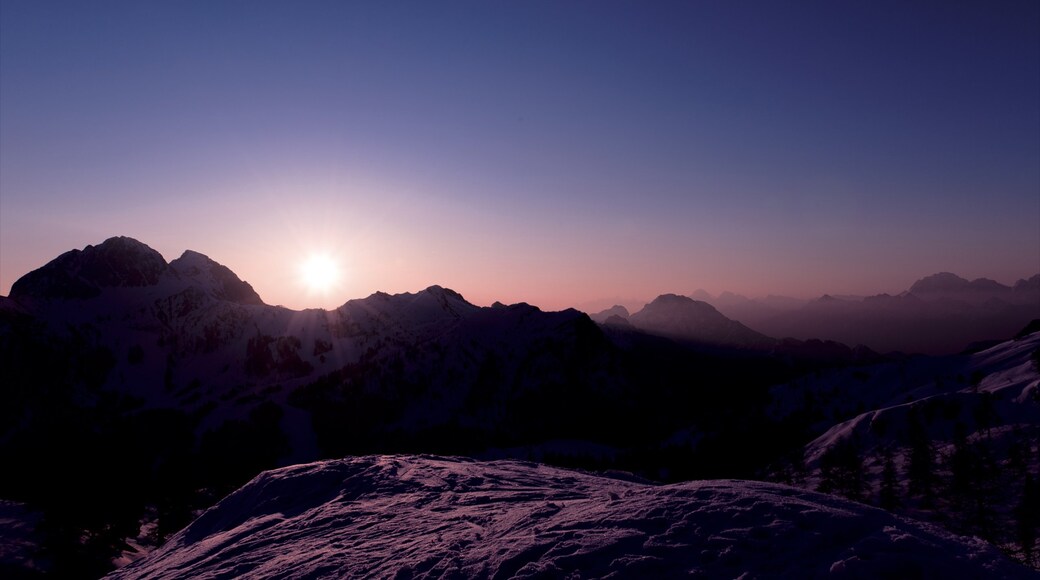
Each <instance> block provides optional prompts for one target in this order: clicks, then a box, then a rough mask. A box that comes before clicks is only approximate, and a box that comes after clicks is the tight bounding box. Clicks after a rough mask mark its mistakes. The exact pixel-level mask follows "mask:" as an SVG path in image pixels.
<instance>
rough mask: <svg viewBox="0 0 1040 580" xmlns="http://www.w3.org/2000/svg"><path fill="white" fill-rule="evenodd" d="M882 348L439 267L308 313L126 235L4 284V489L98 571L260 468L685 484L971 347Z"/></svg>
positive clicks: (81, 564)
mask: <svg viewBox="0 0 1040 580" xmlns="http://www.w3.org/2000/svg"><path fill="white" fill-rule="evenodd" d="M629 320H631V321H632V322H631V323H629ZM880 360H885V359H883V358H882V357H879V356H878V355H876V354H875V353H873V352H871V351H870V350H869V349H865V348H849V347H848V346H845V345H842V344H839V343H836V342H830V341H821V340H805V341H800V340H794V339H781V340H777V339H772V338H769V337H766V336H764V335H762V334H759V333H757V332H755V331H753V330H750V329H748V328H747V327H745V326H743V325H742V324H740V323H737V322H735V321H733V320H730V319H728V318H726V317H725V316H724V315H722V314H721V313H720V312H718V311H717V310H715V309H714V308H712V307H711V306H710V305H707V304H704V303H702V302H697V301H694V300H691V299H688V298H682V297H678V296H671V295H665V296H662V297H660V298H658V299H657V300H655V301H653V302H652V303H651V304H649V305H647V306H646V307H645V308H644V309H642V310H641V311H640V312H637V313H636V314H633V315H631V316H628V313H627V312H626V311H623V310H622V309H619V310H615V311H614V312H612V313H610V315H609V316H607V317H606V318H605V319H604V320H603V323H602V324H597V323H596V322H594V321H593V320H592V319H590V318H589V317H588V316H586V315H585V314H583V313H581V312H578V311H576V310H565V311H562V312H543V311H541V310H540V309H538V308H537V307H535V306H531V305H528V304H522V303H521V304H513V305H505V304H500V303H496V304H495V305H494V306H492V307H487V308H482V307H478V306H475V305H473V304H471V303H469V302H467V301H466V300H465V299H464V298H463V296H462V295H460V294H459V293H457V292H455V291H453V290H449V289H446V288H442V287H440V286H430V287H428V288H426V289H425V290H421V291H419V292H415V293H402V294H396V295H389V294H385V293H378V292H377V293H375V294H373V295H371V296H368V297H367V298H362V299H357V300H350V301H348V302H346V303H345V304H343V305H342V306H341V307H339V308H337V309H334V310H328V311H327V310H304V311H293V310H289V309H286V308H282V307H277V306H270V305H266V304H264V303H263V302H262V300H261V299H260V297H259V296H258V295H257V294H256V292H255V291H253V289H252V288H251V287H250V286H249V284H248V283H246V282H244V281H242V280H240V279H239V278H238V277H237V276H236V275H235V274H234V273H233V272H232V271H231V270H230V269H228V268H226V267H225V266H222V265H220V264H219V263H217V262H215V261H214V260H211V259H210V258H208V257H206V256H204V255H203V254H199V253H197V252H193V251H187V252H185V253H184V255H182V256H181V257H180V258H178V259H176V260H173V261H172V262H170V263H169V264H167V263H166V262H165V261H164V260H163V258H162V257H161V256H160V255H159V254H158V253H157V252H155V251H154V250H152V249H151V248H148V247H147V246H146V245H144V244H142V243H140V242H137V241H134V240H131V239H129V238H113V239H110V240H107V241H105V242H104V243H102V244H99V245H97V246H88V247H87V248H84V249H83V250H78V251H72V252H68V253H66V254H63V255H61V256H59V257H58V258H57V259H55V260H54V261H52V262H50V263H49V264H47V265H45V266H43V267H42V268H40V269H39V270H36V271H34V272H31V273H30V274H27V275H26V276H25V277H23V278H22V279H21V280H19V281H18V282H16V284H15V286H14V288H13V290H12V296H11V297H9V298H4V297H0V398H2V403H3V404H0V464H3V465H4V466H5V477H3V478H0V500H14V501H17V502H20V504H19V505H25V506H26V508H25V509H26V510H28V511H27V512H26V513H32V514H42V515H40V516H39V518H37V516H36V515H34V516H33V518H37V519H34V520H33V521H43V522H46V525H45V526H42V527H43V528H46V529H45V530H42V529H41V530H40V534H38V535H34V536H33V541H34V542H37V541H38V542H39V545H40V546H41V550H42V552H41V553H43V554H45V555H46V556H45V557H42V559H40V560H38V561H41V562H50V563H51V564H50V566H51V567H50V568H49V569H50V570H51V571H53V572H55V573H57V574H59V575H70V576H79V577H97V576H98V575H101V574H102V573H105V572H107V571H109V570H111V568H112V566H113V564H112V558H113V557H116V556H119V555H120V554H122V556H120V557H119V559H118V561H119V562H125V561H128V560H130V559H133V558H134V557H136V556H137V555H139V554H140V553H143V552H147V551H148V549H149V548H148V546H149V545H153V544H155V543H156V542H157V541H159V540H161V539H162V538H164V537H166V536H168V535H169V534H171V533H173V532H176V531H177V530H179V529H180V528H181V527H183V526H184V525H187V524H188V523H189V522H190V521H191V520H192V518H193V516H194V515H195V513H196V512H197V511H199V510H202V509H204V508H207V507H209V506H211V505H212V504H213V503H214V502H215V501H217V500H218V499H219V498H220V497H222V496H223V495H224V494H226V493H228V492H230V491H231V490H233V489H235V488H238V487H239V486H241V485H242V484H243V483H245V482H246V481H248V480H249V479H250V478H251V477H253V476H255V475H256V474H257V473H259V472H260V471H263V470H267V469H271V468H275V467H279V466H285V465H289V464H293V463H302V462H310V461H314V460H318V459H329V458H339V457H343V456H345V455H367V454H385V453H441V454H466V455H470V456H479V457H485V458H538V459H539V460H543V461H545V462H547V463H554V464H557V465H566V466H582V467H586V468H596V469H608V468H613V469H624V470H627V471H633V472H638V473H640V474H642V475H644V476H648V477H652V478H656V479H660V480H667V481H678V480H684V479H692V478H734V477H737V478H749V477H761V476H765V474H766V473H767V471H766V468H767V466H769V465H770V464H776V463H777V462H779V461H780V460H781V458H782V457H784V456H785V454H789V453H790V452H791V451H792V450H795V449H801V448H802V446H804V445H805V444H806V443H808V442H809V441H811V440H812V439H813V438H815V437H818V436H820V435H821V434H823V433H825V432H826V431H827V429H829V428H830V427H832V426H834V425H835V424H837V423H840V422H842V421H844V420H847V419H851V418H853V417H855V416H856V414H858V413H861V412H863V411H865V410H867V409H871V408H877V406H878V405H881V404H883V403H886V402H887V401H889V399H885V398H884V397H885V393H896V392H897V391H898V389H899V388H901V387H900V386H901V385H904V384H905V383H906V381H905V380H904V379H905V376H904V375H900V374H898V372H895V371H892V372H889V371H885V372H882V371H874V370H871V371H870V373H875V372H876V375H875V374H871V375H870V376H877V377H878V378H877V384H874V383H870V385H869V386H870V388H869V389H868V388H863V389H859V390H856V388H855V386H856V385H858V384H860V383H861V382H862V381H860V379H859V377H860V376H862V375H861V374H857V373H864V372H866V371H865V370H864V369H867V368H870V369H874V368H902V367H899V366H898V365H903V364H904V363H905V364H909V363H907V362H906V361H907V360H909V361H910V362H912V363H913V365H917V366H920V367H921V368H931V367H929V365H932V366H933V367H934V368H935V369H940V370H941V369H957V368H960V367H957V366H956V365H957V364H960V363H957V362H956V361H960V360H961V359H960V358H952V359H951V358H923V359H905V358H899V359H896V362H892V361H891V360H889V362H890V363H891V364H890V366H888V367H868V366H866V365H869V364H874V363H877V362H878V361H880ZM892 365H896V366H892ZM913 365H911V366H912V368H917V366H913ZM835 367H836V369H837V370H833V371H828V370H827V369H831V368H835ZM907 368H910V367H907ZM940 370H937V371H936V372H940ZM922 372H923V371H922ZM941 372H947V371H941ZM948 372H952V373H954V374H957V372H959V371H955V370H952V371H948ZM806 376H811V377H815V378H816V379H817V380H819V381H824V380H825V379H827V378H833V377H849V376H852V377H854V379H855V381H857V382H852V383H850V386H849V394H847V395H841V396H835V397H834V398H833V399H828V398H827V397H826V396H825V395H823V394H822V392H821V394H819V395H817V394H815V390H813V389H809V390H808V391H805V392H802V391H799V390H798V389H800V388H801V387H797V388H795V390H791V391H789V392H788V391H782V390H779V389H773V390H772V391H770V389H769V387H770V386H772V385H777V384H791V385H801V384H807V383H805V381H807V380H809V379H806V378H805V377H806ZM798 381H801V382H798ZM868 382H869V381H868ZM821 384H822V383H821ZM842 384H843V385H844V383H842ZM843 388H844V387H843ZM896 396H904V394H903V393H902V391H899V392H898V394H892V395H891V397H890V399H891V398H894V397H896ZM906 396H916V394H914V393H911V394H910V395H906ZM893 400H894V399H893ZM908 400H909V399H908ZM902 402H906V401H902ZM871 405H873V406H871ZM770 408H772V409H773V411H772V412H769V409H770ZM802 455H803V456H804V454H802ZM810 455H811V454H810ZM812 461H813V460H812V459H811V458H810V463H811V464H812ZM813 465H815V464H813ZM809 469H810V468H809V467H807V468H806V469H805V470H809ZM70 473H74V474H77V477H78V480H79V482H80V483H79V484H78V485H76V486H68V485H67V484H66V482H67V481H68V478H69V477H70V475H69V474H70ZM811 478H812V476H810V477H809V479H811ZM1009 497H1011V495H1009ZM1015 497H1017V496H1015ZM1008 501H1009V502H1012V503H1013V500H1008ZM1005 503H1007V502H1005ZM128 542H129V544H128ZM128 546H129V547H128Z"/></svg>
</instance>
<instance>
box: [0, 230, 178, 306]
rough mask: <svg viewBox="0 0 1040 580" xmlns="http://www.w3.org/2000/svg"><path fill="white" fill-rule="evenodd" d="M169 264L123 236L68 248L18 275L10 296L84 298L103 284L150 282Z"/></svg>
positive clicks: (129, 285)
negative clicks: (76, 247) (67, 250)
mask: <svg viewBox="0 0 1040 580" xmlns="http://www.w3.org/2000/svg"><path fill="white" fill-rule="evenodd" d="M168 268H169V266H168V265H167V263H166V260H165V259H164V258H163V257H162V254H160V253H159V252H156V251H155V250H153V249H152V248H150V247H148V246H147V245H145V244H143V243H141V242H139V241H137V240H135V239H133V238H128V237H124V236H118V237H113V238H109V239H107V240H105V241H104V242H102V243H101V244H98V245H97V246H91V245H88V246H86V247H85V248H83V249H82V250H71V251H69V252H65V253H64V254H62V255H60V256H58V257H57V258H55V259H53V260H51V261H50V262H48V263H47V264H45V265H44V266H43V267H42V268H39V269H37V270H33V271H32V272H29V273H28V274H26V275H25V276H22V277H21V278H19V279H18V280H17V281H16V282H15V283H14V285H13V286H12V287H11V297H12V298H16V299H17V298H23V297H29V298H32V297H37V298H60V299H84V298H91V297H94V296H97V295H98V294H100V293H101V289H102V288H113V287H123V288H125V287H141V286H153V285H155V284H157V283H158V282H159V278H160V277H161V276H162V274H163V273H164V272H166V271H167V269H168Z"/></svg>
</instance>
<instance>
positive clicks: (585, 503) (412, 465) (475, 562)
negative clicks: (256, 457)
mask: <svg viewBox="0 0 1040 580" xmlns="http://www.w3.org/2000/svg"><path fill="white" fill-rule="evenodd" d="M742 574H743V575H744V576H742ZM680 575H681V576H687V575H691V576H694V577H697V576H702V577H719V578H723V577H724V578H735V577H745V578H752V577H754V578H764V577H792V578H793V577H798V578H813V577H835V578H848V577H851V578H897V577H898V578H931V577H935V578H1019V577H1021V578H1026V577H1035V573H1033V572H1030V571H1027V570H1026V569H1024V568H1021V567H1019V566H1018V565H1016V564H1014V563H1011V562H1010V561H1008V560H1006V559H1005V558H1004V557H1003V556H1002V555H1001V554H999V553H998V552H997V551H996V550H995V549H994V548H993V547H992V546H990V545H988V544H985V543H984V542H982V541H979V540H971V539H965V538H961V537H957V536H953V535H951V534H949V533H948V532H944V531H941V530H939V529H938V528H935V527H932V526H929V525H927V524H922V523H917V522H913V521H911V520H906V519H901V518H899V517H896V516H893V515H891V514H889V513H887V512H884V511H881V510H877V509H873V508H870V507H866V506H863V505H860V504H856V503H851V502H848V501H845V500H841V499H837V498H835V497H832V496H827V495H821V494H818V493H813V492H808V491H804V490H799V489H795V488H791V487H786V486H782V485H776V484H768V483H756V482H746V481H732V480H723V481H704V482H689V483H682V484H675V485H667V486H657V485H650V484H646V483H641V482H635V481H630V480H625V479H612V478H607V477H601V476H594V475H589V474H585V473H580V472H576V471H569V470H564V469H557V468H551V467H546V466H543V465H536V464H531V463H522V462H514V461H499V462H477V461H473V460H467V459H457V458H438V457H427V456H423V457H415V456H369V457H360V458H351V459H344V460H338V461H326V462H319V463H311V464H305V465H298V466H293V467H287V468H283V469H278V470H274V471H268V472H265V473H262V474H260V475H259V476H257V477H256V478H255V479H253V480H252V481H251V482H250V483H248V484H247V485H246V486H245V487H243V488H241V489H240V490H238V491H237V492H235V493H233V494H231V495H230V496H228V497H227V498H225V499H224V500H223V501H221V502H220V503H219V504H217V505H216V506H215V507H213V508H211V509H210V510H208V511H207V512H206V513H204V514H203V515H202V516H201V517H200V518H199V519H197V520H196V521H195V522H194V523H192V524H191V525H190V526H188V527H187V528H185V529H184V530H182V531H181V532H180V533H178V534H177V535H175V536H173V537H172V538H171V539H170V541H169V542H168V543H167V544H166V545H165V546H164V547H163V548H161V549H160V550H158V551H156V552H154V553H152V554H151V555H149V556H148V557H146V558H145V559H143V560H140V561H138V562H136V563H135V564H133V565H131V566H129V567H127V568H124V569H121V570H118V571H116V572H114V573H112V574H111V575H110V576H109V578H198V579H202V578H230V577H239V576H248V577H251V578H272V577H277V578H304V577H306V578H317V577H362V576H364V577H384V578H425V577H443V576H447V577H475V578H528V577H564V576H566V577H575V578H577V577H580V578H590V577H605V576H611V577H647V578H650V577H675V576H680Z"/></svg>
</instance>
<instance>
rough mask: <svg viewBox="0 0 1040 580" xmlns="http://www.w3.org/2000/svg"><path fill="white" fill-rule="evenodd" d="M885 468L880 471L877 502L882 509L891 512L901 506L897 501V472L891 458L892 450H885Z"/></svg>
mask: <svg viewBox="0 0 1040 580" xmlns="http://www.w3.org/2000/svg"><path fill="white" fill-rule="evenodd" d="M884 461H885V466H884V467H883V468H882V470H881V489H880V491H879V492H878V502H879V505H880V506H881V508H882V509H885V510H888V511H892V510H894V509H896V508H898V507H900V506H901V505H902V502H900V501H899V472H898V471H897V470H896V462H895V459H894V458H893V457H892V450H891V449H889V448H887V447H886V448H885V453H884Z"/></svg>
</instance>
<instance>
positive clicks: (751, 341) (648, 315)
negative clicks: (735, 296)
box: [628, 294, 774, 347]
mask: <svg viewBox="0 0 1040 580" xmlns="http://www.w3.org/2000/svg"><path fill="white" fill-rule="evenodd" d="M628 320H629V322H631V323H632V325H633V326H635V327H636V328H640V329H643V330H646V331H648V332H653V333H657V334H661V335H665V336H672V337H676V338H681V339H685V340H693V341H695V342H699V343H703V344H708V345H726V346H737V347H758V346H768V345H771V344H772V343H773V342H774V341H773V340H772V339H771V338H769V337H767V336H765V335H763V334H760V333H758V332H755V331H754V330H751V329H750V328H748V327H746V326H744V325H743V324H741V323H739V322H737V321H735V320H731V319H729V318H726V317H725V316H724V315H723V314H722V313H721V312H719V311H718V310H716V309H715V307H714V306H712V305H711V304H708V303H707V302H700V301H698V300H694V299H692V298H689V297H687V296H679V295H677V294H662V295H660V296H658V297H657V298H655V299H654V300H653V302H651V303H649V304H647V305H646V306H645V307H643V309H642V310H640V311H639V312H636V313H635V314H633V315H632V316H631V317H629V319H628Z"/></svg>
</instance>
